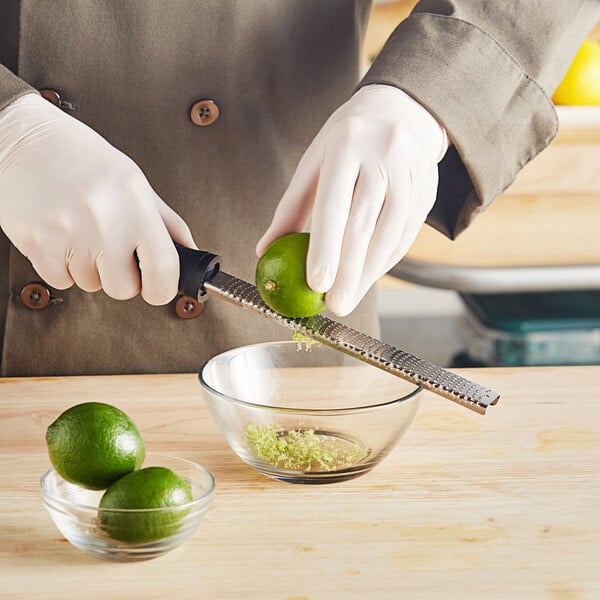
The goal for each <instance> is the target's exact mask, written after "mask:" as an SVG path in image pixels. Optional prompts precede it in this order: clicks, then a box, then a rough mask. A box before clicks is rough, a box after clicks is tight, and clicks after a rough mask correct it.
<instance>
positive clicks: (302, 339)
mask: <svg viewBox="0 0 600 600" xmlns="http://www.w3.org/2000/svg"><path fill="white" fill-rule="evenodd" d="M292 339H293V340H294V341H295V342H296V343H297V344H298V351H300V350H304V351H306V352H310V349H311V348H312V347H313V346H320V345H321V342H319V340H315V339H314V338H311V337H309V336H308V335H306V334H304V333H302V332H301V331H292Z"/></svg>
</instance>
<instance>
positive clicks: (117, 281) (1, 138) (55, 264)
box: [0, 94, 195, 304]
mask: <svg viewBox="0 0 600 600" xmlns="http://www.w3.org/2000/svg"><path fill="white" fill-rule="evenodd" d="M0 226H1V227H2V229H3V230H4V232H5V233H6V235H7V236H8V238H9V239H10V240H11V242H12V243H13V244H14V245H15V246H16V247H17V248H18V250H19V251H20V252H22V253H23V254H24V255H25V256H26V257H27V258H28V259H29V260H30V261H31V263H32V265H33V267H34V268H35V269H36V271H37V272H38V274H39V275H40V277H41V278H42V279H44V281H46V283H48V284H49V285H50V286H52V287H54V288H57V289H65V288H68V287H70V286H71V285H73V284H76V285H78V286H79V287H80V288H82V289H83V290H86V291H96V290H99V289H104V291H105V292H106V293H107V294H108V295H109V296H112V297H113V298H117V299H127V298H131V297H133V296H135V295H137V294H138V293H139V292H141V294H142V296H143V297H144V299H145V300H146V301H147V302H149V303H151V304H164V303H166V302H168V301H170V300H171V299H172V298H173V297H174V296H175V294H176V292H177V283H178V278H179V262H178V257H177V252H176V250H175V247H174V245H173V239H174V240H176V241H178V242H180V243H182V244H184V245H187V246H191V247H195V244H194V241H193V239H192V236H191V233H190V231H189V229H188V227H187V225H186V224H185V222H184V221H183V220H182V219H181V217H179V216H178V215H177V214H176V213H175V212H173V211H172V210H171V209H170V208H169V207H168V206H167V205H166V204H165V203H164V202H163V201H162V200H161V199H160V198H159V197H158V196H157V194H156V193H155V192H154V191H153V190H152V188H151V186H150V184H149V183H148V181H147V180H146V178H145V177H144V175H143V173H142V172H141V170H140V169H139V168H138V167H137V165H136V164H135V163H134V162H133V161H132V160H131V159H130V158H128V157H127V156H125V155H124V154H123V153H121V152H120V151H118V150H117V149H116V148H114V147H113V146H111V145H110V144H109V143H108V142H107V141H106V140H105V139H104V138H102V137H101V136H100V135H99V134H97V133H96V132H94V131H93V130H92V129H90V128H89V127H87V126H86V125H84V124H83V123H81V122H79V121H78V120H76V119H74V118H73V117H71V116H69V115H67V114H65V113H63V112H62V111H61V110H60V109H58V108H56V107H55V106H53V105H52V104H50V103H49V102H47V101H46V100H44V99H43V98H41V97H40V96H38V95H37V94H28V95H25V96H22V97H21V98H19V99H18V100H16V101H15V102H13V103H12V104H10V105H9V106H7V107H6V108H4V109H3V110H2V111H1V112H0Z"/></svg>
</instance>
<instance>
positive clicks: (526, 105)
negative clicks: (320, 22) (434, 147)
mask: <svg viewBox="0 0 600 600" xmlns="http://www.w3.org/2000/svg"><path fill="white" fill-rule="evenodd" d="M598 19H600V2H599V1H598V0H569V1H568V2H557V1H556V0H537V1H536V2H524V1H523V0H502V2H498V1H497V0H487V1H486V0H422V1H421V2H419V3H418V4H417V5H416V6H415V8H414V9H413V11H412V13H411V14H410V15H409V16H408V17H407V18H406V19H405V20H404V21H403V22H402V23H400V25H399V26H398V27H397V29H396V30H395V31H394V32H393V33H392V35H391V36H390V38H389V39H388V41H387V42H386V43H385V45H384V47H383V49H382V50H381V52H380V53H379V54H378V56H377V58H376V59H375V61H374V62H373V65H372V66H371V68H370V69H369V71H368V72H367V73H366V75H365V77H364V78H363V80H362V81H361V83H360V87H362V86H365V85H370V84H387V85H393V86H396V87H398V88H400V89H402V90H404V91H405V92H406V93H408V94H410V95H411V96H413V97H414V98H415V99H416V100H417V101H419V102H420V103H421V104H422V105H423V106H424V107H425V108H427V109H428V110H429V112H431V113H432V114H433V115H434V116H435V117H436V118H437V119H438V120H439V121H440V122H441V123H442V124H443V125H444V126H445V128H446V131H447V132H448V136H449V138H450V141H451V146H450V148H449V149H448V152H447V153H446V155H445V157H444V159H443V160H442V162H441V163H440V164H439V175H440V182H439V187H438V195H437V199H436V202H435V205H434V207H433V209H432V211H431V213H430V214H429V216H428V220H427V222H428V223H429V224H430V225H432V226H433V227H435V228H436V229H438V230H439V231H441V232H442V233H444V234H445V235H446V236H448V237H450V238H452V239H454V238H455V237H456V236H457V235H458V234H459V233H461V231H463V230H464V229H466V228H467V227H468V226H469V224H470V223H471V221H472V220H473V218H474V217H475V216H476V215H477V214H478V213H481V212H482V211H483V210H485V208H486V207H487V206H489V204H490V203H491V202H492V201H493V200H494V198H496V197H497V196H498V195H499V194H500V193H501V192H502V191H503V190H505V189H506V188H507V187H508V186H509V185H510V184H511V183H512V182H513V181H514V179H515V177H516V175H517V173H518V172H519V170H520V169H521V168H522V167H523V166H525V165H526V164H527V163H528V162H529V161H530V160H531V159H532V158H534V157H535V156H536V155H537V154H538V153H539V152H540V151H541V150H543V149H544V148H545V147H546V146H547V145H548V144H549V143H550V141H551V140H552V138H553V137H554V136H555V135H556V132H557V129H558V120H557V116H556V112H555V110H554V106H553V104H552V102H551V100H550V96H551V95H552V93H553V91H554V90H555V88H556V87H557V86H558V84H559V83H560V81H561V80H562V77H563V76H564V73H565V72H566V71H567V69H568V67H569V65H570V64H571V62H572V60H573V58H574V56H575V53H576V52H577V50H578V48H579V46H580V44H581V43H582V41H583V39H584V38H585V36H586V34H587V33H588V32H589V31H590V30H591V29H592V27H593V26H594V25H595V24H596V22H597V21H598Z"/></svg>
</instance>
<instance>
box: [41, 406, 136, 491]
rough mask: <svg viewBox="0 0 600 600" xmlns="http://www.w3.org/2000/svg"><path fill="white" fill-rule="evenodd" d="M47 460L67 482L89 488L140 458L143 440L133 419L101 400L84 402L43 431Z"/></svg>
mask: <svg viewBox="0 0 600 600" xmlns="http://www.w3.org/2000/svg"><path fill="white" fill-rule="evenodd" d="M46 443H47V444H48V454H49V455H50V461H51V462H52V465H53V466H54V468H55V469H56V470H57V471H58V473H59V474H60V475H61V477H63V478H64V479H66V480H67V481H70V482H71V483H74V484H76V485H80V486H82V487H85V488H88V489H92V490H102V489H105V488H107V487H108V486H109V485H110V484H111V483H113V481H116V480H117V479H119V477H122V476H123V475H126V474H127V473H131V471H134V470H135V469H139V468H140V466H141V465H142V463H143V462H144V456H145V450H144V441H143V440H142V436H141V435H140V432H139V431H138V429H137V427H136V426H135V424H134V423H133V421H132V420H131V419H130V418H129V417H128V416H127V415H126V414H125V413H124V412H123V411H121V410H119V409H118V408H115V407H114V406H111V405H110V404H104V403H102V402H85V403H83V404H78V405H76V406H72V407H71V408H69V409H67V410H66V411H64V412H63V413H62V414H61V415H60V416H59V417H58V418H57V419H56V421H54V423H52V424H51V425H50V426H49V427H48V429H47V431H46Z"/></svg>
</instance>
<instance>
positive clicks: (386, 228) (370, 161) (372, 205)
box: [256, 85, 448, 315]
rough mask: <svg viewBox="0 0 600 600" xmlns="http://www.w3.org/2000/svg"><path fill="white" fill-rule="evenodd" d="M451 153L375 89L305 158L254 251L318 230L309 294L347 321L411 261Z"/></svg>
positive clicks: (406, 104)
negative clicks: (440, 167) (384, 279)
mask: <svg viewBox="0 0 600 600" xmlns="http://www.w3.org/2000/svg"><path fill="white" fill-rule="evenodd" d="M447 146H448V141H447V137H446V132H445V130H444V129H443V127H442V126H441V125H440V124H439V123H438V122H437V121H436V120H435V118H434V117H433V116H432V115H431V114H430V113H429V112H427V110H425V109H424V108H423V107H422V106H421V105H420V104H418V103H417V102H416V101H415V100H413V99H412V98H411V97H410V96H408V95H407V94H406V93H404V92H403V91H401V90H399V89H397V88H394V87H391V86H387V85H370V86H366V87H364V88H362V89H360V90H359V91H358V92H356V93H355V94H354V95H353V96H352V98H350V100H348V101H347V102H346V103H345V104H343V105H342V106H341V107H340V108H339V109H338V110H337V111H336V112H335V113H333V115H332V116H331V117H330V118H329V119H328V121H327V122H326V123H325V125H324V126H323V128H322V129H321V131H320V132H319V133H318V134H317V136H316V137H315V139H314V141H313V142H312V144H311V145H310V146H309V148H308V149H307V151H306V152H305V154H304V156H303V157H302V159H301V161H300V163H299V165H298V168H297V170H296V173H295V174H294V176H293V178H292V181H291V183H290V185H289V187H288V189H287V191H286V192H285V194H284V195H283V198H282V199H281V201H280V203H279V205H278V207H277V209H276V211H275V215H274V217H273V221H272V223H271V225H270V226H269V228H268V229H267V231H266V233H265V234H264V235H263V237H262V239H261V240H260V241H259V243H258V245H257V248H256V251H257V254H258V256H261V255H262V254H263V253H264V251H265V250H266V248H267V247H268V245H269V244H270V243H271V242H273V241H274V240H275V239H277V238H278V237H280V236H282V235H284V234H286V233H291V232H294V231H302V230H303V229H304V227H305V226H306V224H307V223H308V222H309V221H310V222H311V223H310V230H311V240H310V246H309V250H308V258H307V279H308V284H309V286H310V287H311V288H312V289H314V290H315V291H317V292H327V295H326V302H327V306H328V308H329V309H330V310H331V311H332V312H333V313H335V314H338V315H346V314H348V313H350V312H351V311H352V310H353V309H354V308H355V307H356V305H357V304H358V303H359V302H360V300H361V299H362V298H363V296H364V295H365V294H366V293H367V291H368V290H369V288H370V287H371V286H372V285H373V284H374V283H375V282H376V281H377V280H378V279H379V278H380V277H381V276H383V275H384V274H385V273H387V272H388V271H389V270H390V269H391V268H392V266H394V265H395V264H396V263H397V262H398V261H400V259H401V258H402V257H403V256H404V255H405V254H406V252H407V251H408V250H409V248H410V246H411V245H412V243H413V242H414V240H415V238H416V237H417V234H418V232H419V230H420V228H421V226H422V225H423V223H424V222H425V219H426V217H427V214H428V213H429V211H430V210H431V208H432V206H433V204H434V201H435V198H436V192H437V183H438V171H437V163H438V161H439V160H441V158H442V157H443V155H444V153H445V152H446V149H447Z"/></svg>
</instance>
